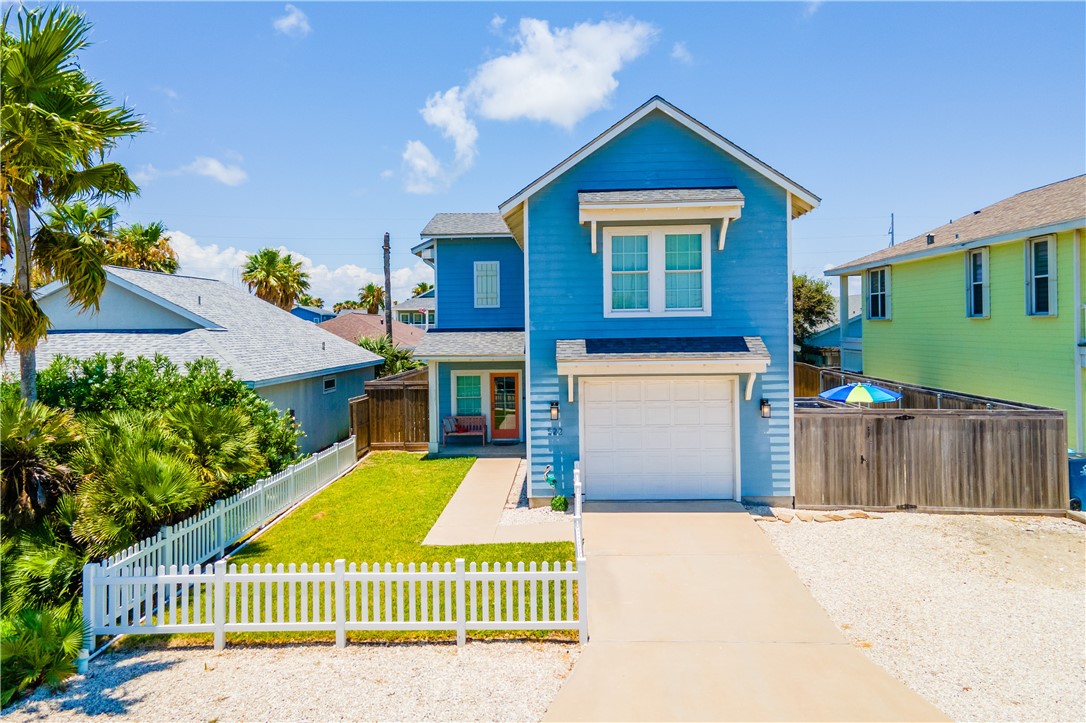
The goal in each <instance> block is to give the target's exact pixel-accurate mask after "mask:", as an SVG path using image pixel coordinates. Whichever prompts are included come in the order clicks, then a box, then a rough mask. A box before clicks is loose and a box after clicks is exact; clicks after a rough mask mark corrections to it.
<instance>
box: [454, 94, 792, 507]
mask: <svg viewBox="0 0 1086 723" xmlns="http://www.w3.org/2000/svg"><path fill="white" fill-rule="evenodd" d="M697 186H709V187H712V186H735V187H737V188H739V190H740V191H742V193H743V194H744V196H745V199H746V201H745V206H744V208H743V214H742V218H741V219H739V220H738V221H735V222H733V223H732V224H731V225H730V226H729V228H728V233H727V239H726V244H725V249H724V250H723V251H717V250H716V245H717V244H716V242H717V236H718V233H719V222H716V223H713V224H712V225H713V229H714V230H713V250H712V252H711V264H712V316H709V317H687V318H668V319H613V318H612V319H608V318H604V315H603V258H602V246H601V247H600V248H601V252H600V253H597V254H595V255H594V254H592V252H591V244H590V235H589V230H588V227H587V226H582V225H581V224H579V223H578V203H577V192H578V191H593V190H610V189H636V188H688V187H697ZM786 216H787V200H786V192H785V191H784V189H782V188H780V187H779V186H777V185H776V184H774V183H772V182H771V181H769V180H767V179H766V178H764V177H763V176H761V175H759V174H757V173H756V172H754V171H753V170H751V169H750V168H748V167H746V166H745V165H743V164H741V163H739V162H737V161H735V160H734V159H732V158H731V157H730V156H728V155H726V154H725V153H724V152H722V151H721V150H719V149H717V148H716V147H715V146H712V145H711V144H709V143H708V142H707V141H705V140H704V139H702V138H701V137H699V136H697V135H696V134H694V133H693V132H691V131H690V130H688V129H687V128H685V127H683V126H681V125H679V124H678V123H675V122H674V121H672V120H671V119H669V118H667V117H666V116H664V115H663V114H662V113H653V114H650V115H649V116H646V117H645V118H644V119H643V120H642V121H640V122H639V123H637V124H636V125H634V126H633V127H631V128H629V129H627V130H626V131H625V132H623V133H622V134H621V135H619V136H618V137H616V138H615V139H613V140H612V141H611V142H609V143H608V144H607V145H605V146H603V147H602V148H600V149H599V150H597V151H596V152H595V153H593V154H592V155H591V156H589V157H588V158H586V159H584V160H583V161H581V162H580V163H579V164H578V165H577V166H575V167H574V168H572V169H571V170H569V171H567V172H566V173H565V174H564V175H562V176H560V177H559V178H557V179H555V180H554V181H553V182H552V183H551V184H549V185H548V186H546V187H545V188H543V189H541V190H540V191H539V192H537V193H536V194H535V195H534V196H532V197H531V198H530V199H529V202H528V227H529V239H528V246H527V248H528V254H529V259H528V260H529V272H528V273H529V283H530V285H531V286H530V289H531V293H530V295H529V298H530V309H529V314H530V320H529V347H530V348H529V349H528V354H529V357H530V368H531V376H532V378H531V379H530V389H529V421H530V428H531V430H532V433H531V437H530V444H531V459H532V470H531V473H532V491H533V494H536V495H547V494H549V493H550V490H549V488H548V487H547V486H546V484H545V483H544V482H543V481H542V472H543V469H544V467H546V466H547V465H553V467H554V470H555V475H556V477H557V479H558V484H559V490H560V491H561V492H563V493H564V494H569V493H570V491H571V489H572V481H573V463H574V461H575V460H577V459H578V456H579V440H578V433H577V430H578V413H577V406H578V405H577V402H576V401H575V402H574V403H573V404H569V403H568V402H567V401H566V399H567V396H566V394H567V392H566V380H565V379H564V378H560V377H558V375H557V366H556V363H555V358H554V354H555V341H556V340H557V339H570V338H599V337H605V338H611V337H637V336H684V335H689V336H760V337H761V338H762V339H763V340H764V341H765V343H766V346H767V348H768V349H769V353H770V355H771V357H772V360H773V361H772V364H771V366H770V368H769V371H768V373H767V374H765V375H759V377H758V380H757V382H756V384H755V387H754V392H753V395H752V398H751V400H750V401H745V400H743V401H741V402H740V432H741V438H740V444H741V460H742V470H741V477H742V487H743V494H744V495H745V496H763V495H789V494H791V489H790V487H791V481H790V459H789V451H788V450H789V436H788V435H789V432H788V430H789V417H790V415H791V413H792V410H791V399H790V390H789V375H788V365H789V364H790V363H791V349H790V346H789V328H790V325H791V319H790V318H789V314H788V298H789V294H790V293H791V281H790V278H789V268H788V249H787V222H786ZM439 288H441V286H440V284H439ZM442 293H443V294H444V293H445V292H444V289H442ZM741 381H743V382H745V379H743V380H741ZM743 387H744V385H742V384H741V385H740V390H741V392H742V390H743ZM762 398H766V399H768V400H769V401H770V403H771V404H772V407H773V417H772V418H771V419H762V418H761V416H760V411H759V402H760V400H761V399H762ZM554 400H560V401H561V407H560V408H561V425H562V427H563V434H562V435H561V436H555V435H553V434H551V433H548V429H549V428H550V427H551V422H550V417H549V414H550V403H551V402H552V401H554Z"/></svg>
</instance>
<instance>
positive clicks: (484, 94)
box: [403, 15, 689, 193]
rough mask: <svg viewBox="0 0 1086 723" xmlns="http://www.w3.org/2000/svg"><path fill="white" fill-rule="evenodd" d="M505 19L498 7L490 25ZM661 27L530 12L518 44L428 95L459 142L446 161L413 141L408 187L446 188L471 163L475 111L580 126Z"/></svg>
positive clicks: (440, 122) (444, 129)
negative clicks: (464, 80)
mask: <svg viewBox="0 0 1086 723" xmlns="http://www.w3.org/2000/svg"><path fill="white" fill-rule="evenodd" d="M504 23H505V19H504V18H501V17H500V16H497V15H496V16H494V18H493V19H492V20H491V22H490V26H491V29H492V30H497V29H500V28H501V27H502V26H503V24H504ZM656 32H657V31H656V28H655V27H654V26H652V25H651V24H649V23H645V22H641V21H638V20H632V19H631V20H624V21H615V20H604V21H601V22H598V23H593V22H584V23H578V24H576V25H574V26H572V27H568V28H553V29H552V28H551V26H550V24H549V23H548V22H547V21H546V20H538V19H535V18H522V19H521V21H520V24H519V26H518V29H517V32H516V34H515V35H514V36H513V37H512V39H511V42H512V43H513V44H515V45H516V46H517V47H516V49H515V50H514V51H512V52H510V53H508V54H506V55H502V56H499V57H497V58H492V59H491V60H488V61H486V62H484V63H482V64H481V65H480V66H479V67H478V68H476V70H475V73H474V75H473V76H472V78H471V80H470V81H469V82H468V84H467V85H466V86H459V85H457V86H453V87H452V88H450V89H449V90H447V91H445V92H444V93H442V92H437V93H434V94H433V95H431V96H430V97H429V98H427V99H426V105H425V106H424V107H423V108H422V109H421V110H420V111H419V112H420V113H421V114H422V117H423V119H424V120H425V121H426V123H427V124H428V125H430V126H432V127H434V128H436V129H438V130H439V131H440V132H441V135H442V136H443V137H445V138H447V139H449V140H451V141H452V142H453V145H454V148H455V162H454V163H452V164H450V165H449V166H446V165H445V164H443V163H442V162H441V161H439V160H438V159H437V157H436V156H435V155H434V154H433V152H432V151H431V150H430V148H429V147H428V146H427V145H426V144H425V143H423V142H422V141H420V140H411V141H408V142H407V145H406V146H405V148H404V152H403V161H404V167H405V170H406V173H405V180H404V186H405V188H406V190H407V191H409V192H411V193H433V192H434V191H438V190H442V189H444V188H447V187H448V186H449V185H450V184H451V183H452V182H453V181H455V180H456V178H458V177H459V176H460V175H462V174H463V173H464V172H465V171H467V170H468V169H470V168H471V166H472V165H473V164H474V162H475V157H476V153H477V150H476V144H477V142H478V139H479V131H478V128H477V127H476V125H475V122H474V120H472V118H471V114H472V113H475V114H477V115H479V116H481V117H483V118H488V119H491V120H502V121H510V120H519V119H528V120H537V121H546V122H549V123H554V124H555V125H558V126H561V127H563V128H572V127H573V126H574V125H576V124H577V122H579V121H580V120H581V119H582V118H584V117H585V116H587V115H588V114H590V113H592V112H594V111H596V110H599V109H600V108H603V107H605V106H606V105H607V104H608V102H609V101H610V99H611V96H612V94H613V93H614V91H615V89H616V88H617V87H618V80H616V78H615V75H616V74H617V73H618V72H619V71H620V70H621V69H622V68H623V66H625V65H626V64H627V63H629V62H630V61H632V60H634V59H635V58H637V57H638V56H640V55H641V54H643V53H644V52H645V51H646V50H647V49H648V47H649V45H651V44H652V41H653V40H654V38H655V37H656ZM684 50H685V48H684ZM687 55H688V56H689V53H687Z"/></svg>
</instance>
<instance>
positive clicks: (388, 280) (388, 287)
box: [383, 231, 394, 344]
mask: <svg viewBox="0 0 1086 723" xmlns="http://www.w3.org/2000/svg"><path fill="white" fill-rule="evenodd" d="M383 248H384V250H385V336H387V337H388V343H389V344H392V343H394V342H393V341H392V267H391V266H390V261H389V255H390V254H391V253H392V247H390V246H389V245H388V231H385V245H384V247H383Z"/></svg>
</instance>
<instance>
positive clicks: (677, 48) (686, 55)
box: [671, 41, 694, 65]
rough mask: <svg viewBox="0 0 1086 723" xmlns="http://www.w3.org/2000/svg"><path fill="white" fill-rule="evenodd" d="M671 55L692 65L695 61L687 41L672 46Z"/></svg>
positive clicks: (674, 58) (685, 63) (681, 61)
mask: <svg viewBox="0 0 1086 723" xmlns="http://www.w3.org/2000/svg"><path fill="white" fill-rule="evenodd" d="M671 57H672V59H673V60H677V61H679V62H680V63H683V64H684V65H692V64H693V62H694V56H693V55H691V54H690V51H689V50H688V49H687V47H686V43H684V42H682V41H679V42H677V43H675V44H674V45H672V46H671Z"/></svg>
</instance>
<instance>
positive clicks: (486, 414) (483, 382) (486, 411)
mask: <svg viewBox="0 0 1086 723" xmlns="http://www.w3.org/2000/svg"><path fill="white" fill-rule="evenodd" d="M514 375H515V376H516V378H517V394H518V395H520V399H519V400H518V402H517V413H518V414H519V415H520V419H518V420H517V426H518V427H519V429H520V436H519V439H518V441H521V442H523V441H525V440H526V439H527V438H528V437H527V430H525V428H524V427H525V424H526V422H527V420H526V411H525V406H524V405H525V403H526V402H527V392H526V390H525V389H524V379H523V376H524V375H523V374H522V373H521V370H519V369H485V370H474V369H461V370H458V371H451V372H449V401H450V404H449V409H451V410H452V414H453V416H454V417H455V416H457V415H458V414H459V410H458V409H457V408H456V380H457V378H458V377H479V385H480V390H479V391H480V394H482V395H483V396H482V399H481V401H480V403H479V410H480V413H481V414H482V416H483V418H484V419H486V441H487V442H490V441H491V437H490V432H491V424H492V421H491V420H492V412H493V410H492V409H491V406H492V405H493V404H494V396H493V391H492V388H491V387H492V384H493V382H492V380H491V377H493V376H499V377H509V376H514ZM439 424H440V420H439Z"/></svg>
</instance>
